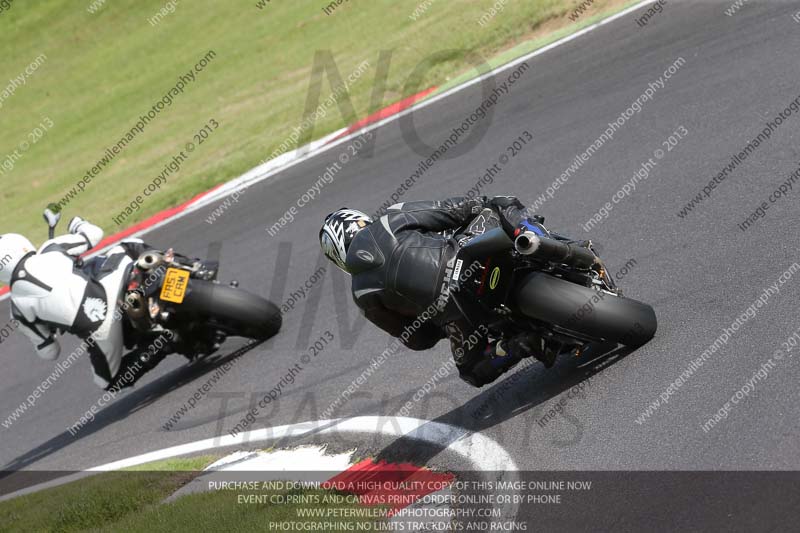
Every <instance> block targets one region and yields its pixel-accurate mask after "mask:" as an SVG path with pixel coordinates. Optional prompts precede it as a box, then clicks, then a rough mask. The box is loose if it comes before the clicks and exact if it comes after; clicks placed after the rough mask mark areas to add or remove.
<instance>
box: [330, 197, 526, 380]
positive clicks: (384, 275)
mask: <svg viewBox="0 0 800 533" xmlns="http://www.w3.org/2000/svg"><path fill="white" fill-rule="evenodd" d="M523 217H524V207H523V205H522V204H521V203H520V202H519V200H517V199H516V198H513V197H507V196H501V197H495V198H492V199H487V198H486V197H477V198H473V199H467V198H462V197H456V198H449V199H447V200H443V201H430V202H409V203H402V204H396V205H394V206H392V207H390V208H389V210H388V211H387V212H386V214H385V215H384V216H382V217H380V218H379V219H378V220H376V221H375V222H373V223H372V224H370V225H369V226H367V227H366V228H364V229H363V230H361V231H359V232H358V233H357V234H356V236H355V237H354V238H353V241H352V243H351V244H350V247H349V249H348V252H347V259H346V262H347V267H348V270H349V272H350V273H351V275H352V291H353V299H354V300H355V302H356V305H358V306H359V307H360V308H361V309H362V310H363V312H364V315H365V316H366V318H367V319H368V320H369V321H370V322H372V323H373V324H375V325H376V326H378V327H379V328H381V329H382V330H384V331H386V332H387V333H389V334H390V335H392V336H393V337H399V338H400V339H401V340H402V341H403V343H404V344H405V345H406V346H407V347H408V348H410V349H412V350H427V349H429V348H431V347H433V346H434V345H435V344H436V343H437V342H439V341H440V340H441V339H443V338H444V337H445V336H447V337H449V339H450V343H451V348H452V351H453V357H454V359H455V362H456V366H457V368H458V370H459V373H460V375H461V377H462V378H463V379H465V380H466V381H468V382H470V383H472V384H475V385H483V384H484V383H486V382H489V381H491V380H493V379H495V378H496V377H497V376H490V377H485V376H480V377H477V378H476V377H475V376H473V375H472V371H473V369H474V367H475V366H476V364H477V363H479V362H480V361H481V359H482V358H483V353H484V350H485V348H486V346H487V344H488V339H485V338H484V340H485V341H486V342H483V343H477V345H470V346H467V345H466V343H465V339H466V338H467V337H469V336H470V335H471V334H472V333H473V332H472V331H471V329H474V325H471V324H469V323H468V322H466V321H465V320H464V319H463V318H462V317H459V316H458V314H457V313H456V314H453V313H452V312H450V311H449V310H448V309H442V306H441V303H442V300H443V299H440V293H441V292H442V285H443V281H444V277H445V269H446V266H447V263H448V261H450V260H451V259H452V258H453V257H454V256H455V254H456V252H457V251H458V247H459V245H458V240H462V239H464V238H469V237H470V236H474V235H476V234H480V233H483V231H485V230H486V229H491V228H492V227H497V225H498V224H502V226H503V228H504V229H505V230H506V232H507V233H508V234H509V235H511V234H512V233H513V231H514V228H516V226H517V225H518V224H519V223H520V221H521V220H522V219H523ZM470 223H471V224H470ZM459 229H460V230H461V231H459V232H458V235H454V233H455V230H459ZM437 303H438V304H439V305H437ZM452 307H453V306H449V308H452ZM431 309H438V310H439V311H441V312H437V313H426V311H427V310H431ZM428 316H431V318H430V319H429V320H425V321H424V322H423V324H422V325H421V326H420V327H416V328H414V327H412V324H413V323H414V322H415V321H417V324H419V323H420V321H419V320H417V319H418V317H428ZM470 344H473V343H470ZM498 375H499V374H498Z"/></svg>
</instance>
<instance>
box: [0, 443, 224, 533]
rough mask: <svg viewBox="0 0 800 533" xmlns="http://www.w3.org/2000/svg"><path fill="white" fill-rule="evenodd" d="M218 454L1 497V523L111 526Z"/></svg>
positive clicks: (33, 527) (68, 528)
mask: <svg viewBox="0 0 800 533" xmlns="http://www.w3.org/2000/svg"><path fill="white" fill-rule="evenodd" d="M215 460H216V458H215V457H209V456H203V457H196V458H191V459H174V460H169V461H165V462H160V463H152V464H150V465H147V466H146V467H145V468H142V467H139V468H137V469H135V471H127V472H109V473H104V474H97V475H94V476H91V477H88V478H85V479H81V480H78V481H75V482H72V483H69V484H66V485H62V486H59V487H53V488H50V489H45V490H42V491H39V492H35V493H33V494H28V495H25V496H20V497H19V498H14V499H13V500H9V501H5V502H0V529H1V530H2V531H26V532H27V531H53V532H55V531H58V532H74V531H95V530H96V531H101V530H104V531H109V530H110V529H106V527H107V526H108V525H109V524H112V523H114V522H117V521H120V520H123V519H125V518H126V517H129V516H136V515H139V514H140V513H142V512H143V511H145V510H147V509H151V508H152V507H154V506H158V505H159V503H160V502H161V501H162V500H163V499H164V498H166V497H167V496H169V495H170V494H172V493H173V492H175V491H176V490H178V489H179V488H180V487H182V486H183V485H185V484H186V483H188V482H189V481H191V479H193V478H194V477H195V476H196V475H197V472H198V471H200V470H202V469H203V468H205V467H206V466H208V465H210V464H211V463H212V462H214V461H215ZM132 470H133V469H132ZM165 470H172V471H171V472H166V473H165Z"/></svg>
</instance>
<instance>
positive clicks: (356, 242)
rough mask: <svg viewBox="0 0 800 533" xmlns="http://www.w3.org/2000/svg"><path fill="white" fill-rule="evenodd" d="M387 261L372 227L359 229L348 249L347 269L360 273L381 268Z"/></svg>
mask: <svg viewBox="0 0 800 533" xmlns="http://www.w3.org/2000/svg"><path fill="white" fill-rule="evenodd" d="M385 261H386V258H385V257H384V255H383V252H382V251H381V249H380V246H379V245H378V243H377V242H376V241H375V236H374V235H373V234H372V231H371V228H366V229H364V230H362V231H359V232H358V233H357V234H356V236H355V237H354V238H353V242H351V243H350V248H349V249H348V251H347V270H348V271H349V272H350V273H351V274H360V273H362V272H366V271H368V270H374V269H376V268H380V267H381V266H383V264H384V262H385Z"/></svg>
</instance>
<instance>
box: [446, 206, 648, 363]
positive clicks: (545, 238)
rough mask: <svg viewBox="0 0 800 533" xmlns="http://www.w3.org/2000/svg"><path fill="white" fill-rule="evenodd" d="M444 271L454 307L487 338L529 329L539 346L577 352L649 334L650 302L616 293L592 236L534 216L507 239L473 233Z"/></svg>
mask: <svg viewBox="0 0 800 533" xmlns="http://www.w3.org/2000/svg"><path fill="white" fill-rule="evenodd" d="M450 277H451V280H452V284H451V288H450V291H451V294H452V296H453V299H454V301H455V303H456V304H457V307H458V309H459V312H461V313H462V314H464V315H465V316H466V317H467V318H468V319H469V320H470V322H472V323H473V324H483V325H485V326H486V328H488V332H489V334H490V335H491V336H493V337H494V338H511V337H513V336H515V335H517V334H519V333H522V332H534V333H536V334H537V335H539V336H541V338H542V339H543V340H544V346H545V350H547V351H552V352H553V353H555V354H562V353H570V352H571V353H572V354H573V355H576V356H577V355H580V354H581V353H582V352H583V351H584V350H585V349H586V348H587V347H588V346H589V344H591V343H595V342H600V343H616V344H622V345H625V346H628V347H638V346H641V345H643V344H645V343H646V342H648V341H649V340H650V339H652V338H653V336H654V335H655V333H656V329H657V321H656V315H655V312H654V311H653V308H652V307H650V306H649V305H647V304H645V303H642V302H638V301H636V300H632V299H629V298H625V297H623V296H622V291H621V290H620V289H619V288H618V287H617V285H616V283H615V282H614V280H613V279H612V277H611V275H610V274H609V273H608V271H607V269H606V267H605V264H604V263H603V261H602V260H601V259H600V257H599V255H598V254H597V253H596V252H595V249H594V247H593V245H592V243H591V241H584V242H576V241H572V240H570V239H567V238H565V237H562V236H559V235H557V234H554V233H551V232H549V231H548V230H547V229H546V228H545V227H544V225H543V224H542V223H541V222H536V223H530V224H529V229H528V230H526V231H524V232H522V233H520V234H518V235H517V236H516V239H515V240H513V241H512V240H511V239H510V238H509V237H508V235H507V234H506V232H505V231H504V230H503V229H502V228H495V229H491V230H488V231H487V232H485V233H484V234H482V235H479V236H477V237H474V238H472V239H471V240H469V241H468V242H466V243H464V244H463V246H462V247H461V249H460V250H459V252H458V254H457V255H456V257H455V258H454V264H453V265H452V271H451V274H450Z"/></svg>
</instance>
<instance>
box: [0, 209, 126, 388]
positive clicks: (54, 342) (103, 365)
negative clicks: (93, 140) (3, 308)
mask: <svg viewBox="0 0 800 533" xmlns="http://www.w3.org/2000/svg"><path fill="white" fill-rule="evenodd" d="M102 238H103V230H102V229H100V228H99V227H97V226H95V225H93V224H91V223H89V222H87V221H85V220H83V219H81V218H80V217H75V218H73V219H72V220H71V221H70V223H69V234H68V235H62V236H59V237H56V238H54V239H50V240H48V241H47V242H45V243H44V244H43V245H42V246H41V247H40V248H39V249H38V250H36V249H35V248H34V246H33V244H31V242H30V241H29V240H28V239H26V238H25V237H23V236H22V235H18V234H13V233H9V234H6V235H2V236H0V282H3V283H6V284H8V285H10V286H11V315H12V318H13V319H15V320H17V321H19V328H20V329H21V330H22V332H23V333H24V334H25V335H26V336H27V337H28V338H29V339H30V341H31V342H32V343H33V345H34V346H35V348H36V353H37V354H39V356H40V357H42V358H44V359H46V360H49V361H52V360H55V359H56V358H58V356H59V354H60V352H61V348H60V346H59V344H58V339H57V337H58V335H59V334H60V333H64V332H67V333H72V334H74V335H77V336H78V337H80V338H81V339H83V341H84V343H85V344H86V349H87V351H88V353H89V357H90V359H91V363H92V367H93V370H94V382H95V383H96V384H97V385H98V386H100V387H103V388H109V387H110V386H111V385H112V384H113V383H114V382H115V378H117V377H118V376H119V374H120V373H121V371H124V370H125V368H121V367H124V365H123V364H122V362H123V352H124V343H123V326H122V321H121V320H119V318H120V313H118V312H117V310H118V309H119V308H120V307H121V305H122V295H123V290H124V288H125V284H126V282H127V273H128V272H129V271H130V269H129V268H128V267H129V266H130V265H131V263H132V262H133V259H132V258H131V255H133V254H132V253H129V252H133V250H132V248H131V246H133V247H135V246H136V245H141V241H139V240H138V239H136V240H130V241H128V242H126V243H123V244H122V245H118V246H115V247H113V248H111V249H110V250H109V251H108V253H107V254H106V255H105V256H103V257H102V258H100V259H95V260H93V261H92V263H91V265H87V267H88V268H87V267H84V268H80V264H76V262H75V258H77V257H78V256H80V255H81V254H83V253H85V252H87V251H89V250H91V249H92V248H94V247H95V246H97V244H98V243H99V242H100V241H101V240H102Z"/></svg>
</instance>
